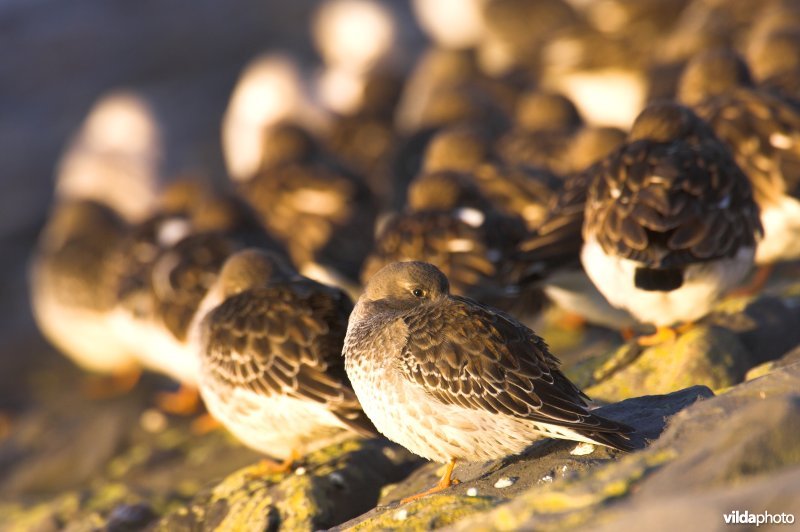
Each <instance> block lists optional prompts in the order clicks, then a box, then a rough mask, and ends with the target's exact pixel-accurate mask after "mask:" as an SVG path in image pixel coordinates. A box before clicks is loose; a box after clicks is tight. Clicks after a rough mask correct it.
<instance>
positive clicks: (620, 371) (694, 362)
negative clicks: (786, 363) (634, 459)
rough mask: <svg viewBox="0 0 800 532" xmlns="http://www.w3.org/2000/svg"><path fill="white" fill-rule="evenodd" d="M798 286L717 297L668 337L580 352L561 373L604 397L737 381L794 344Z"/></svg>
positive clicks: (799, 340) (799, 311) (799, 333)
mask: <svg viewBox="0 0 800 532" xmlns="http://www.w3.org/2000/svg"><path fill="white" fill-rule="evenodd" d="M799 291H800V287H798V285H796V284H790V285H787V286H783V287H777V288H775V289H773V293H771V294H765V295H761V296H759V297H757V298H746V297H738V298H730V299H726V300H723V301H721V302H720V303H719V304H718V305H717V307H716V309H715V311H714V313H713V314H712V315H711V316H709V317H708V318H707V319H705V320H703V321H702V322H701V323H698V324H697V325H696V326H694V327H691V328H689V329H688V330H687V331H685V332H683V333H682V334H679V335H678V336H677V338H676V339H675V340H673V341H667V342H664V343H661V344H658V345H655V346H652V347H647V348H643V347H640V346H638V345H636V344H635V342H629V343H626V344H623V345H621V346H619V347H616V348H614V349H610V350H607V351H606V352H604V353H600V354H598V355H596V356H591V357H586V356H584V357H582V358H580V359H579V360H577V361H576V362H575V363H573V364H569V363H568V364H567V367H566V372H567V375H568V376H569V377H570V378H571V379H572V380H573V381H574V382H575V383H576V384H578V385H579V386H580V387H582V388H583V389H584V390H585V391H586V392H587V393H588V394H589V395H590V396H591V397H592V398H593V399H595V400H599V401H604V402H613V401H619V400H622V399H626V398H628V397H637V396H639V395H644V394H659V393H669V392H671V391H674V390H679V389H682V388H685V387H686V386H691V385H695V384H698V385H704V386H708V387H709V388H712V389H714V390H724V389H726V388H728V387H730V386H733V385H734V384H738V383H739V382H742V380H744V379H745V376H746V374H747V372H748V370H750V369H751V368H753V367H754V366H756V365H759V364H764V363H767V362H769V361H772V360H775V359H777V358H779V357H781V356H783V355H784V354H785V353H787V351H789V350H791V349H792V348H794V347H795V346H797V345H799V344H800V327H797V323H800V296H798V292H799ZM766 367H768V366H765V368H766ZM754 375H755V373H754Z"/></svg>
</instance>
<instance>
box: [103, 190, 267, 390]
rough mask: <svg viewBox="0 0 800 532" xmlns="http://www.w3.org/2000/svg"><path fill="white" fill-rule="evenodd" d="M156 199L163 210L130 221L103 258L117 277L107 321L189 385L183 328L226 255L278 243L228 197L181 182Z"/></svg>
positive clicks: (143, 356) (189, 356)
mask: <svg viewBox="0 0 800 532" xmlns="http://www.w3.org/2000/svg"><path fill="white" fill-rule="evenodd" d="M201 188H202V187H201ZM162 203H163V205H164V209H165V210H164V211H162V212H160V213H158V214H156V215H154V216H152V217H151V218H150V219H148V220H146V221H144V222H142V223H140V224H138V225H137V226H134V227H133V228H132V229H131V230H130V231H129V233H128V234H127V235H126V236H125V237H124V238H122V239H120V241H119V242H118V243H117V244H116V246H115V248H114V252H113V253H112V254H111V256H110V258H109V261H110V263H111V266H110V267H111V268H113V269H114V270H115V271H116V272H117V275H118V278H119V282H118V285H117V288H116V299H117V308H116V310H115V321H114V323H115V328H116V330H117V331H118V334H120V336H122V337H124V338H126V339H127V341H128V343H129V344H130V345H131V346H132V347H133V348H134V349H135V350H136V351H137V353H138V356H139V358H140V360H141V362H142V363H143V365H145V366H146V367H149V368H151V369H155V370H156V371H159V372H162V373H166V374H167V375H169V376H171V377H173V378H175V379H176V380H178V381H180V382H185V383H188V384H192V383H194V382H195V381H196V378H197V364H196V356H195V355H194V353H192V351H191V348H190V346H189V345H188V341H189V336H190V329H191V326H192V323H193V320H194V318H195V316H196V313H197V311H198V308H199V306H200V303H201V302H202V300H203V298H204V297H205V295H206V293H207V292H208V290H209V289H210V287H211V286H212V285H213V283H214V282H215V280H216V277H217V274H218V273H219V270H220V268H222V265H223V264H224V262H225V260H226V259H227V258H228V257H229V256H230V255H232V254H233V253H235V252H236V251H238V250H241V249H244V248H245V247H247V246H251V245H258V246H261V247H264V248H267V249H276V250H279V249H280V246H279V245H278V244H277V243H275V242H274V241H273V240H272V239H270V238H269V237H268V236H267V235H266V233H265V232H264V230H263V229H262V228H261V226H260V224H259V223H258V222H257V220H256V219H255V217H254V215H253V214H252V213H251V212H250V211H249V209H248V208H247V207H246V206H245V205H243V204H242V203H241V202H240V201H239V200H238V199H235V198H233V197H227V196H224V195H215V194H213V193H212V192H211V191H209V190H200V191H198V190H197V189H196V187H194V186H192V185H189V186H188V187H186V188H185V189H184V187H183V185H181V187H180V189H173V190H172V194H167V195H166V196H165V198H164V200H163V201H162Z"/></svg>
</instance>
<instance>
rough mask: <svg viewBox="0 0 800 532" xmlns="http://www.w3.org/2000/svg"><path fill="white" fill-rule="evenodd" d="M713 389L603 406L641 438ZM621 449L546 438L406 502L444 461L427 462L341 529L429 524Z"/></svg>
mask: <svg viewBox="0 0 800 532" xmlns="http://www.w3.org/2000/svg"><path fill="white" fill-rule="evenodd" d="M711 395H713V394H712V393H711V391H710V390H708V389H707V388H704V387H701V386H696V387H693V388H688V389H686V390H681V391H679V392H676V393H673V394H669V395H663V396H650V397H639V398H635V399H630V400H627V401H623V402H621V403H618V404H615V405H609V406H606V407H602V408H600V409H599V410H598V412H599V413H600V414H601V415H604V416H607V417H610V418H613V419H617V420H620V421H623V422H625V423H628V424H631V425H633V426H634V427H636V429H637V432H638V434H637V438H638V441H636V443H637V444H638V445H640V446H644V445H645V441H646V439H654V438H657V437H658V435H659V434H660V433H661V432H662V430H663V429H664V425H665V419H667V418H669V417H670V416H672V415H674V414H675V413H676V412H679V411H680V410H682V409H684V408H686V407H687V406H689V405H691V404H693V403H694V402H696V401H697V400H698V399H702V398H706V397H710V396H711ZM620 456H622V453H619V452H617V451H613V450H610V449H607V448H605V447H599V446H597V447H593V448H592V447H591V446H589V448H588V449H586V446H579V445H578V444H576V443H575V442H568V441H559V440H552V439H543V440H541V441H539V442H536V443H534V444H533V445H532V446H531V447H530V448H529V449H527V450H526V452H524V453H523V454H521V455H519V456H510V457H507V458H504V459H500V460H493V461H490V462H485V463H464V464H461V465H457V466H456V469H455V473H454V476H455V477H456V478H458V479H459V480H460V481H461V482H460V483H459V484H458V485H456V486H453V487H452V488H450V489H448V490H446V491H444V492H442V493H440V494H436V495H432V496H428V497H424V498H422V499H419V500H416V501H412V502H410V503H407V504H403V505H401V504H399V500H400V499H402V498H404V497H407V496H409V495H413V494H415V493H418V492H420V491H423V490H424V489H427V488H429V487H431V486H432V485H433V484H435V483H436V480H437V479H438V478H439V476H440V471H439V470H440V469H441V467H442V466H441V464H433V463H432V464H428V465H426V466H424V467H422V468H420V469H419V470H418V471H416V472H415V473H414V474H413V475H411V476H410V477H409V478H407V479H406V480H404V481H403V482H402V483H400V484H397V485H395V486H390V487H387V489H386V490H385V493H384V494H383V495H382V496H381V500H380V506H378V507H377V508H376V509H375V510H373V511H371V512H369V513H367V514H365V515H362V516H360V517H358V518H357V519H354V520H352V521H350V522H348V523H345V524H344V525H342V526H341V527H339V528H337V530H351V529H352V530H387V529H388V530H392V529H396V530H428V529H430V528H436V527H441V526H445V525H447V524H450V523H455V522H458V521H459V520H461V519H463V518H465V517H467V516H469V515H472V514H478V513H483V512H486V511H487V510H488V509H490V508H493V507H498V506H501V505H503V504H504V503H507V502H509V501H511V500H514V499H515V498H517V497H519V496H522V495H523V494H526V493H528V492H530V491H531V490H539V491H543V492H548V491H549V490H551V489H553V488H554V487H556V486H560V485H563V484H568V483H570V482H571V481H572V480H573V479H576V478H581V477H583V476H585V475H586V474H587V473H588V472H590V471H593V470H596V469H602V468H603V467H604V466H607V465H609V464H613V463H614V462H615V461H616V460H617V459H618V458H620Z"/></svg>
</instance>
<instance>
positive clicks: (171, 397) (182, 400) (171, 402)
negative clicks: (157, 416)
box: [156, 384, 200, 416]
mask: <svg viewBox="0 0 800 532" xmlns="http://www.w3.org/2000/svg"><path fill="white" fill-rule="evenodd" d="M156 403H157V404H158V407H159V408H160V409H161V410H163V411H164V412H167V413H169V414H177V415H180V416H188V415H191V414H194V413H195V412H197V410H198V409H199V408H200V392H198V391H197V388H195V387H194V386H187V385H186V384H181V385H180V388H178V389H177V391H174V392H161V393H159V394H158V395H157V396H156Z"/></svg>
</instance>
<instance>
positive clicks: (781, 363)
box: [745, 345, 800, 381]
mask: <svg viewBox="0 0 800 532" xmlns="http://www.w3.org/2000/svg"><path fill="white" fill-rule="evenodd" d="M796 362H800V345H798V346H797V347H795V348H794V349H792V350H791V351H789V352H788V353H786V354H785V355H784V356H782V357H781V358H779V359H778V360H773V361H771V362H764V363H763V364H759V365H758V366H756V367H754V368H751V369H750V371H748V372H747V375H745V380H748V381H750V380H753V379H756V378H758V377H763V376H764V375H766V374H768V373H770V372H772V371H775V370H776V369H780V368H785V367H786V366H790V365H792V364H794V363H796Z"/></svg>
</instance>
